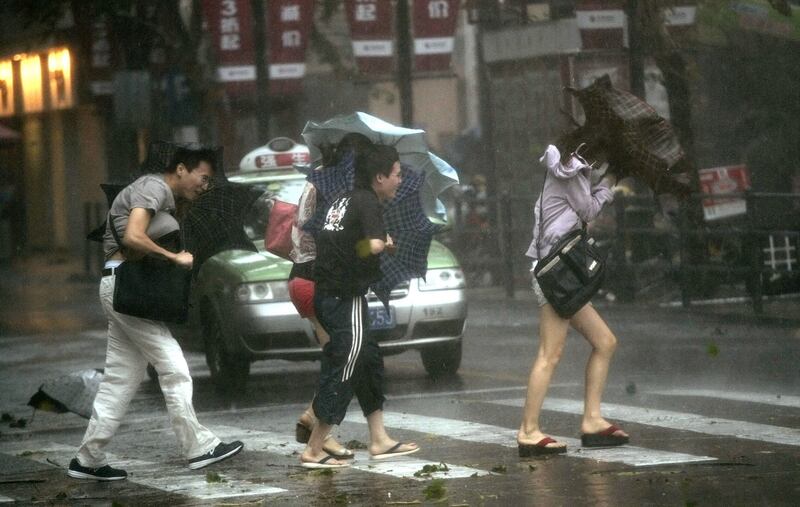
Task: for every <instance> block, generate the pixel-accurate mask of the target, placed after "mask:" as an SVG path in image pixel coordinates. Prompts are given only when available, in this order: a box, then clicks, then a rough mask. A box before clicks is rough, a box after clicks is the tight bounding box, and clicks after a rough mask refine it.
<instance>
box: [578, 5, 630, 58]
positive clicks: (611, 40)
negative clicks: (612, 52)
mask: <svg viewBox="0 0 800 507" xmlns="http://www.w3.org/2000/svg"><path fill="white" fill-rule="evenodd" d="M623 7H624V6H623V2H622V0H582V1H579V2H578V3H577V5H576V6H575V20H576V21H577V24H578V30H580V32H581V42H582V43H583V49H621V48H622V47H623V46H624V45H625V25H626V16H625V11H624V10H623Z"/></svg>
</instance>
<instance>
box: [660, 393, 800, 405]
mask: <svg viewBox="0 0 800 507" xmlns="http://www.w3.org/2000/svg"><path fill="white" fill-rule="evenodd" d="M646 394H659V395H664V396H697V397H700V398H716V399H720V400H731V401H746V402H749V403H759V404H762V405H773V406H776V407H791V408H800V396H787V395H782V394H781V395H778V394H765V393H740V392H737V391H718V390H716V389H659V390H655V391H651V390H648V391H646Z"/></svg>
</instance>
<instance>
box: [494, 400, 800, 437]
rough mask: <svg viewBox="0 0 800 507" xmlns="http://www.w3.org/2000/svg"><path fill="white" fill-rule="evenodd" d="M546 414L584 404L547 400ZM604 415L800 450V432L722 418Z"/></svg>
mask: <svg viewBox="0 0 800 507" xmlns="http://www.w3.org/2000/svg"><path fill="white" fill-rule="evenodd" d="M490 403H493V404H496V405H507V406H510V407H521V406H523V405H524V404H525V400H524V399H512V400H495V401H491V402H490ZM542 408H543V409H544V410H552V411H554V412H565V413H568V414H578V415H580V414H583V402H582V401H576V400H567V399H561V398H551V399H545V400H544V405H543V407H542ZM603 415H604V416H605V417H607V418H609V419H616V420H620V421H629V422H634V423H638V424H648V425H651V426H658V427H661V428H670V429H674V430H683V431H693V432H695V433H705V434H707V435H717V436H722V437H734V438H744V439H747V440H756V441H758V442H771V443H775V444H782V445H796V446H800V429H796V428H785V427H782V426H770V425H768V424H759V423H751V422H747V421H734V420H732V419H723V418H720V417H705V416H702V415H697V414H688V413H684V412H673V411H671V410H657V409H652V408H641V407H632V406H629V405H617V404H615V403H603Z"/></svg>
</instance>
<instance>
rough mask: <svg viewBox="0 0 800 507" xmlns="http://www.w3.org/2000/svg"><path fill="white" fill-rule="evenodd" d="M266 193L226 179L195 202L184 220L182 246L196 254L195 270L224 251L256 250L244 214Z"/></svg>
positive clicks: (182, 222)
mask: <svg viewBox="0 0 800 507" xmlns="http://www.w3.org/2000/svg"><path fill="white" fill-rule="evenodd" d="M262 194H263V192H262V191H261V190H258V189H255V188H253V187H251V186H249V185H243V184H240V183H232V182H226V183H223V184H221V185H217V186H214V187H212V188H211V189H209V190H208V192H205V193H204V194H202V195H201V196H199V197H198V198H197V199H195V200H194V201H193V202H192V205H191V206H190V207H189V209H188V210H187V212H186V214H185V215H184V217H183V219H182V220H181V236H182V238H183V247H184V248H185V249H186V250H187V251H189V252H191V253H192V255H193V256H194V268H193V269H194V270H195V272H197V270H199V269H200V266H202V264H203V263H204V262H205V261H206V260H208V258H209V257H211V256H213V255H215V254H217V253H219V252H222V251H224V250H232V249H240V250H249V251H251V252H255V251H256V247H255V246H254V245H253V242H252V241H251V240H250V239H249V238H248V237H247V234H246V233H245V230H244V223H245V217H246V216H247V213H248V211H249V210H250V208H251V207H252V206H253V204H254V203H255V202H256V200H258V198H259V197H260V196H261V195H262Z"/></svg>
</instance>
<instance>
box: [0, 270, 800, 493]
mask: <svg viewBox="0 0 800 507" xmlns="http://www.w3.org/2000/svg"><path fill="white" fill-rule="evenodd" d="M76 270H78V271H79V266H76V265H74V264H72V265H71V264H69V263H64V262H63V260H61V261H60V262H59V259H52V258H51V259H48V258H38V259H36V260H35V261H31V262H29V263H27V264H26V265H25V267H24V268H21V269H20V270H19V271H15V272H10V271H9V270H8V268H4V269H3V271H2V275H3V276H2V280H3V281H2V282H0V287H2V289H3V293H4V294H9V295H10V296H11V297H12V298H13V299H14V300H15V301H17V302H19V305H18V306H16V307H15V309H13V310H12V309H10V308H9V307H8V305H6V306H4V308H3V309H2V311H0V331H2V336H3V338H2V343H3V354H2V357H0V365H2V369H1V370H0V371H2V373H0V382H2V385H3V390H2V393H0V409H1V410H2V411H3V412H4V413H9V414H11V415H12V419H13V420H12V421H5V422H3V423H2V426H0V432H1V433H0V439H1V440H0V452H2V453H3V460H2V465H0V495H2V497H3V498H6V499H7V500H6V501H10V500H11V499H14V500H18V501H23V502H28V501H30V502H55V503H57V504H59V503H62V504H63V503H76V504H81V505H102V504H104V503H108V502H111V501H115V502H118V504H122V505H139V504H144V503H152V504H167V503H169V504H172V505H180V504H190V505H193V504H202V503H210V504H214V503H217V504H225V505H231V504H242V505H249V504H252V503H256V504H257V503H259V502H265V503H267V504H269V503H272V502H273V501H274V502H281V503H286V504H293V505H330V504H347V503H352V504H355V505H387V504H392V503H393V502H394V504H395V505H407V504H409V503H411V504H413V503H417V502H427V501H431V502H432V501H435V500H439V499H440V495H441V497H444V498H446V502H447V503H449V504H450V505H529V504H530V505H532V504H536V505H796V504H797V502H798V501H800V479H798V477H800V438H799V437H798V420H799V419H798V417H800V396H798V395H797V393H798V392H800V390H798V388H800V381H798V378H800V371H798V358H799V357H800V319H798V315H797V312H796V301H790V302H788V303H787V302H781V301H775V302H771V303H769V304H767V305H766V312H765V315H763V316H761V317H756V316H754V315H753V312H752V309H750V308H748V306H747V305H743V304H728V305H715V306H713V307H695V308H692V309H689V310H685V309H683V308H681V307H680V306H679V305H678V306H677V307H659V306H652V305H642V304H625V305H618V304H609V303H604V302H596V303H595V304H596V305H597V306H598V307H599V308H600V311H601V312H602V313H603V315H605V316H606V318H607V320H608V322H609V324H610V325H611V327H612V328H613V329H614V330H615V331H616V333H617V335H618V337H619V340H620V347H619V349H618V353H617V356H616V358H615V361H614V364H613V366H612V369H611V374H610V378H609V383H608V388H607V391H606V396H605V398H604V402H605V403H604V409H605V412H606V414H607V416H608V417H609V419H611V420H612V421H614V422H616V423H619V424H621V425H622V426H623V427H624V428H625V429H626V430H627V431H628V432H630V433H631V435H632V437H631V443H630V445H628V446H625V447H623V448H620V449H611V450H589V449H579V441H578V440H577V439H578V436H579V435H578V433H579V423H580V416H579V413H580V409H581V399H582V398H581V392H582V391H581V389H582V381H581V380H582V379H581V377H582V370H583V367H584V364H585V359H586V357H587V354H588V347H587V346H586V344H585V342H584V341H583V340H582V339H581V338H579V337H578V336H576V335H574V334H571V335H570V337H569V338H568V343H567V347H566V351H565V354H564V357H563V359H562V363H561V364H560V366H559V369H558V371H557V373H556V376H555V378H554V380H553V385H552V387H551V389H550V392H549V397H548V399H547V400H546V402H545V407H544V408H545V411H544V415H543V424H544V425H545V428H546V431H548V432H550V433H551V434H553V435H555V436H556V438H564V439H566V440H567V442H569V444H570V446H571V452H569V453H568V454H567V455H566V456H557V457H554V458H551V459H546V458H539V459H525V460H522V459H520V458H518V457H517V449H516V446H515V430H516V428H517V426H518V424H519V420H520V414H521V403H522V402H523V399H524V385H525V382H526V378H527V373H528V371H529V367H530V361H531V360H532V358H533V355H534V352H535V346H536V341H535V337H534V329H536V324H537V317H536V312H535V311H533V310H532V308H533V304H534V301H533V300H532V298H531V297H530V295H529V294H528V293H527V292H525V291H520V292H519V293H518V294H517V297H515V298H514V299H508V298H507V297H506V295H505V293H504V291H503V290H501V289H499V288H485V289H474V290H470V291H469V303H470V315H469V320H468V324H467V330H466V334H465V337H464V360H463V363H462V366H461V369H460V370H459V373H458V375H456V376H455V377H453V378H449V379H443V380H439V381H434V380H431V379H430V378H429V377H428V376H427V375H426V373H425V370H424V369H423V367H422V364H421V361H420V360H419V354H417V353H416V352H406V353H404V354H401V355H399V356H393V357H389V358H387V360H386V365H387V377H388V386H387V392H388V396H389V401H388V402H387V405H386V411H387V414H386V420H387V426H388V427H389V428H390V431H391V432H392V434H393V435H396V436H397V437H398V438H401V439H404V440H413V441H416V442H418V443H419V444H420V445H421V446H422V447H423V449H422V451H420V452H419V453H417V454H416V455H413V456H410V457H407V458H405V459H401V458H398V459H397V460H395V461H392V462H387V463H380V464H375V463H374V462H370V460H369V458H368V457H367V456H366V454H363V453H364V452H365V451H359V452H360V453H359V454H358V456H357V458H356V464H355V466H354V467H353V469H350V470H344V471H337V472H336V473H334V474H333V475H325V474H319V473H316V472H312V473H309V472H308V471H305V470H303V469H301V468H300V467H299V465H298V459H299V457H298V452H299V451H301V450H302V446H301V445H300V444H297V443H295V442H294V423H295V421H296V418H297V417H298V415H299V413H300V412H301V411H302V410H303V408H304V407H305V404H306V403H307V401H308V400H309V399H310V397H311V396H312V394H313V392H314V387H315V379H316V375H317V363H308V362H306V363H290V362H285V361H262V362H257V363H255V364H254V365H253V373H252V375H251V378H250V380H249V382H248V385H247V392H246V394H244V395H241V396H236V397H234V398H231V397H228V396H223V395H220V394H219V393H218V392H217V391H216V390H215V388H214V386H213V385H212V383H211V381H210V378H209V374H208V369H207V367H206V365H205V359H204V358H203V356H202V355H200V354H189V355H188V356H189V363H190V368H191V369H192V372H193V374H194V377H195V395H194V400H195V406H196V410H197V411H198V414H199V418H200V420H201V421H202V422H203V423H204V424H207V425H209V427H211V428H212V429H214V431H215V432H217V433H218V434H219V435H221V436H223V437H236V438H241V439H242V440H243V441H244V442H245V444H246V446H247V447H246V450H245V452H244V453H243V454H242V455H241V456H238V457H237V458H236V459H234V460H232V461H230V462H226V463H225V464H223V465H220V466H217V467H212V468H210V469H207V470H201V471H197V472H189V471H188V470H186V469H184V468H183V462H182V460H181V458H180V455H179V452H178V449H177V446H176V445H175V443H174V442H175V440H174V437H173V436H172V434H171V429H170V427H169V422H168V420H167V416H166V411H165V410H164V404H163V400H162V397H161V394H160V392H159V390H158V388H157V386H156V385H155V384H154V383H152V382H151V381H149V380H146V381H145V382H144V383H143V385H142V388H141V390H140V392H139V394H138V395H137V396H136V398H135V399H134V401H133V403H132V405H131V408H130V411H129V415H128V418H127V420H126V421H125V423H124V424H123V426H122V428H121V431H120V432H119V435H118V437H117V438H116V439H115V440H114V441H113V443H112V445H111V446H110V452H111V453H112V454H113V455H114V457H115V459H116V460H117V461H116V463H128V462H132V463H133V462H135V463H133V464H130V465H127V468H128V470H129V471H131V472H132V475H131V477H130V478H129V480H128V481H125V482H123V483H112V484H102V483H91V482H88V483H87V482H82V481H75V480H72V479H69V478H67V476H66V474H65V472H64V470H63V468H59V467H64V466H66V463H67V462H68V460H69V459H70V458H71V456H72V454H73V453H74V450H75V448H76V446H77V445H78V443H79V441H80V438H81V436H82V435H83V431H84V430H85V425H86V420H85V419H82V418H80V417H78V416H76V415H74V414H69V413H68V414H62V415H57V414H52V413H48V412H43V411H37V412H36V413H35V416H34V415H33V414H32V410H31V408H30V407H28V406H26V403H27V401H28V399H29V397H30V396H31V395H32V394H33V393H34V392H36V389H37V388H38V387H39V385H40V384H41V383H42V382H43V380H44V379H47V378H52V377H57V376H59V375H61V374H66V373H70V372H74V371H78V370H82V369H85V368H100V367H102V365H103V358H104V330H103V325H104V323H103V319H102V317H101V316H100V308H99V304H98V303H96V302H94V301H93V298H95V296H96V294H95V293H96V285H95V284H94V283H93V282H88V281H83V280H81V278H80V277H79V276H76V275H75V271H76ZM19 419H25V420H27V425H26V426H25V427H24V428H12V427H11V426H12V425H13V423H15V422H18V421H19ZM336 436H337V437H338V438H339V439H340V441H342V442H351V441H356V442H364V441H365V440H366V425H365V424H364V420H363V418H362V417H361V415H360V412H359V410H358V407H357V404H355V403H354V405H353V406H351V408H350V411H349V415H348V417H347V419H346V422H345V424H343V426H342V427H341V428H339V429H338V430H337V431H336ZM352 443H353V442H351V444H352ZM441 463H444V464H445V465H446V466H447V468H448V469H449V471H448V472H436V473H433V474H432V477H429V476H422V477H415V476H414V474H415V473H417V474H419V473H420V472H421V471H423V467H425V466H426V465H440V464H441ZM207 472H208V473H212V474H218V475H219V477H220V478H221V480H223V481H227V482H213V480H215V479H216V476H214V475H211V476H209V475H207ZM437 478H438V479H442V481H443V482H434V481H435V480H436V479H437ZM208 481H212V482H208ZM432 485H433V486H435V487H434V488H433V489H429V488H430V487H431V486H432ZM439 486H441V488H440V487H439ZM404 502H405V503H404Z"/></svg>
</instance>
